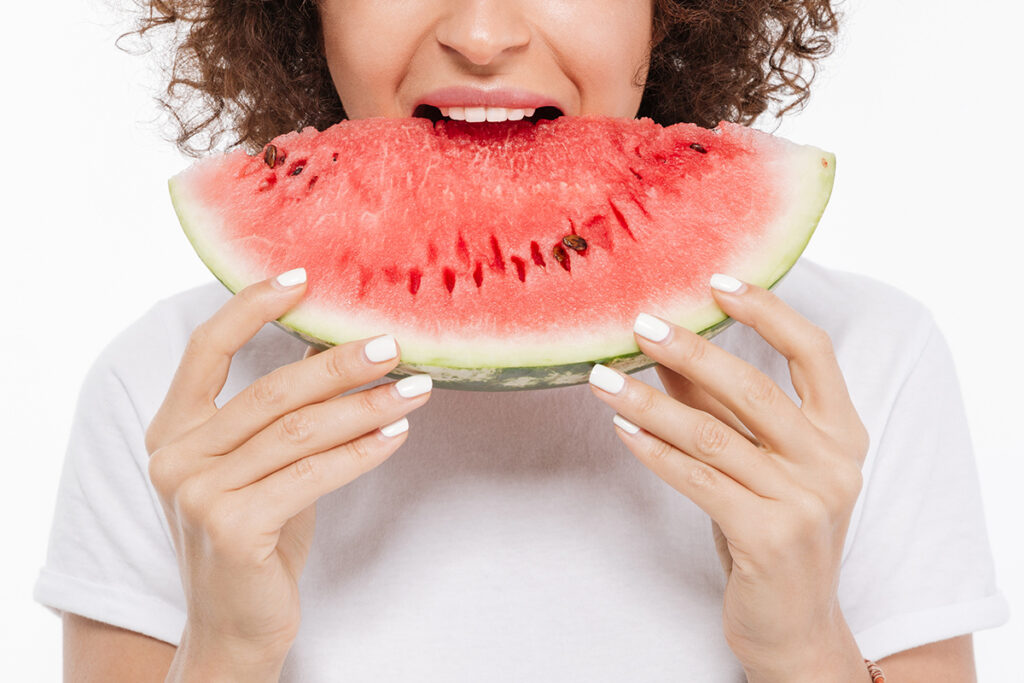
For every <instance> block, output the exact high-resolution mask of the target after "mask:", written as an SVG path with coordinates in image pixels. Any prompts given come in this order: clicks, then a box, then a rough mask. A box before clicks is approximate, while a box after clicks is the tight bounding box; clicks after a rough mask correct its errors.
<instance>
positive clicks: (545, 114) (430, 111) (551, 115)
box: [412, 104, 562, 123]
mask: <svg viewBox="0 0 1024 683" xmlns="http://www.w3.org/2000/svg"><path fill="white" fill-rule="evenodd" d="M446 108H447V107H446ZM459 109H463V111H465V109H466V108H464V107H459ZM498 109H502V108H498ZM515 111H516V110H514V109H509V110H505V113H504V114H499V119H498V120H508V121H513V120H518V119H515V118H513V115H510V112H515ZM520 111H521V110H520ZM412 115H413V116H414V117H416V118H421V119H429V120H430V121H431V122H433V123H437V122H438V121H442V120H443V121H452V120H456V119H455V118H454V117H451V116H445V115H443V114H442V113H441V110H440V109H438V108H437V107H435V106H432V105H429V104H421V105H419V106H418V107H416V111H414V112H413V114H412ZM559 116H562V111H561V110H560V109H559V108H558V107H539V108H537V109H535V110H534V112H533V114H532V115H530V116H525V117H523V118H524V120H526V121H530V122H531V123H536V122H537V121H540V120H541V119H546V120H549V121H550V120H553V119H557V118H558V117H559ZM459 120H464V119H459Z"/></svg>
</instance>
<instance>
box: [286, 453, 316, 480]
mask: <svg viewBox="0 0 1024 683" xmlns="http://www.w3.org/2000/svg"><path fill="white" fill-rule="evenodd" d="M289 469H290V471H291V476H292V478H293V479H295V480H296V481H298V482H302V483H304V482H310V481H316V479H317V478H318V477H319V476H320V468H319V466H318V465H317V462H316V460H315V459H314V458H313V457H312V456H308V457H305V458H300V459H298V460H296V461H295V462H293V463H292V464H291V467H290V468H289Z"/></svg>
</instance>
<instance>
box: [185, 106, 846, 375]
mask: <svg viewBox="0 0 1024 683" xmlns="http://www.w3.org/2000/svg"><path fill="white" fill-rule="evenodd" d="M834 166H835V164H834V157H833V156H832V155H831V154H829V153H827V152H823V151H821V150H819V149H817V148H814V147H809V146H801V145H796V144H793V143H791V142H788V141H786V140H784V139H782V138H778V137H775V136H771V135H768V134H766V133H761V132H758V131H755V130H752V129H749V128H746V127H743V126H738V125H733V124H729V123H722V124H720V125H719V127H718V128H716V129H714V130H708V129H704V128H700V127H697V126H693V125H689V124H677V125H673V126H668V127H662V126H659V125H658V124H656V123H654V122H653V121H651V120H649V119H639V120H634V119H617V118H607V117H561V118H558V119H556V120H553V121H547V120H542V121H540V122H537V123H532V122H529V121H509V122H503V123H487V124H475V123H466V122H459V121H448V120H444V121H439V122H437V123H436V124H434V123H431V122H430V121H428V120H425V119H418V118H412V119H383V118H374V119H363V120H359V121H345V122H342V123H340V124H337V125H335V126H333V127H331V128H329V129H327V130H325V131H323V132H318V131H316V130H314V129H312V128H307V129H305V130H303V131H301V132H296V133H290V134H287V135H283V136H281V137H279V138H276V139H275V140H274V141H272V143H271V145H268V146H267V148H265V150H264V152H263V153H262V154H259V155H256V156H248V155H246V154H245V153H244V152H242V151H240V150H239V151H237V152H233V153H229V154H226V155H223V156H220V157H215V158H211V159H207V160H204V161H201V162H199V163H197V164H196V165H194V166H193V167H192V168H190V169H188V170H186V171H184V172H182V173H181V174H179V175H177V176H175V177H174V178H172V179H171V192H172V197H173V200H174V204H175V207H176V210H177V212H178V215H179V217H180V219H181V222H182V224H183V226H184V227H185V230H186V232H187V234H188V235H189V237H190V239H191V240H192V243H193V245H194V246H195V248H196V250H197V251H198V253H199V255H200V256H201V257H202V258H203V260H204V261H205V262H206V263H207V265H208V266H209V267H210V268H211V270H212V271H213V272H214V273H215V274H216V275H217V277H218V278H220V279H221V280H222V281H223V282H224V283H225V284H226V285H227V286H228V287H229V288H230V289H231V290H232V291H238V290H239V289H241V288H242V287H244V286H246V285H248V284H250V283H252V282H255V281H258V280H261V279H264V278H267V277H271V276H273V275H276V274H277V273H280V272H283V271H285V270H288V269H291V268H295V267H300V266H302V267H305V268H306V270H307V273H308V278H309V285H308V290H307V294H306V296H305V299H304V301H303V303H302V304H301V305H300V306H299V307H297V308H296V309H294V310H293V311H292V312H291V313H290V314H288V315H287V316H285V317H284V318H282V321H281V322H282V324H284V325H285V326H286V327H287V328H289V329H291V330H292V331H294V332H296V333H297V334H300V335H301V336H303V337H304V338H306V339H307V340H310V341H313V342H315V343H319V344H321V345H326V344H336V343H342V342H345V341H349V340H352V339H358V338H362V337H366V336H370V335H374V334H381V333H385V332H389V333H392V334H394V335H395V336H396V338H397V339H398V341H399V344H400V345H401V346H402V351H403V353H402V361H403V366H402V367H401V368H400V370H399V374H402V373H403V372H413V371H421V370H427V371H429V372H431V374H433V375H435V380H437V381H438V382H439V385H440V386H459V387H460V388H485V389H496V388H526V387H533V386H549V385H558V384H566V383H575V382H578V381H584V380H585V379H586V372H587V370H588V368H589V364H591V363H592V362H593V361H596V360H604V361H606V362H607V361H609V360H611V359H621V360H619V361H617V362H618V363H619V364H620V365H621V366H622V367H623V369H626V370H632V369H635V368H637V367H641V366H643V365H646V364H649V362H650V361H647V360H646V359H645V358H643V357H639V358H638V357H636V354H637V352H638V349H637V347H636V345H635V343H634V341H633V337H632V332H631V328H632V322H633V319H634V318H635V317H636V315H637V314H638V313H639V312H641V311H643V312H647V313H652V314H654V315H659V316H662V317H665V318H668V319H671V320H673V321H674V322H677V323H679V324H683V325H686V326H687V327H689V328H690V329H693V330H694V331H697V332H703V333H704V334H706V335H710V334H711V333H713V332H714V331H716V330H717V329H721V325H722V323H723V322H727V320H726V318H725V316H724V314H723V313H722V312H721V311H720V310H719V309H718V307H717V306H716V305H715V304H714V301H713V300H712V299H711V296H710V290H709V287H708V279H709V278H710V276H711V274H712V273H715V272H723V273H728V274H731V275H734V276H736V277H740V278H741V279H745V280H747V281H751V282H754V283H756V284H760V285H762V286H766V287H770V286H772V285H773V284H774V283H775V282H777V281H778V279H779V278H781V277H782V275H783V274H784V273H785V272H786V271H787V270H788V269H789V268H790V267H791V266H792V264H793V263H794V262H795V260H796V258H797V257H798V256H799V254H800V253H801V251H802V250H803V248H804V246H805V245H806V243H807V240H808V239H809V238H810V235H811V233H812V232H813V230H814V228H815V226H816V224H817V221H818V219H819V217H820V216H821V214H822V211H823V210H824V207H825V204H826V203H827V200H828V196H829V193H830V191H831V186H832V178H833V173H834ZM611 364H613V365H614V364H616V361H614V360H612V361H611Z"/></svg>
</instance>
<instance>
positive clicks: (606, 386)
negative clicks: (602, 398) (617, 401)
mask: <svg viewBox="0 0 1024 683" xmlns="http://www.w3.org/2000/svg"><path fill="white" fill-rule="evenodd" d="M590 383H591V384H593V385H594V386H595V387H597V388H598V389H602V390H604V391H607V392H608V393H609V394H617V393H619V392H620V391H622V387H624V386H626V378H625V377H623V376H622V375H620V374H619V373H617V372H615V371H614V370H612V369H611V368H609V367H608V366H606V365H601V364H600V363H598V364H597V365H595V366H594V368H593V369H592V370H591V371H590Z"/></svg>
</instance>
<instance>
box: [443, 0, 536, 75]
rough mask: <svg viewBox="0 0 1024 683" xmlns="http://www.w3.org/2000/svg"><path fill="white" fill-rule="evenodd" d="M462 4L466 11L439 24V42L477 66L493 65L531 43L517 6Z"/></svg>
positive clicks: (494, 0) (488, 0)
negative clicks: (499, 59)
mask: <svg viewBox="0 0 1024 683" xmlns="http://www.w3.org/2000/svg"><path fill="white" fill-rule="evenodd" d="M462 4H463V7H464V9H459V10H455V11H453V12H452V13H451V14H450V15H449V16H448V17H446V18H445V19H444V20H443V21H441V22H440V23H439V24H438V27H437V41H438V42H439V43H440V44H441V45H443V46H444V47H446V48H448V49H450V50H452V51H454V52H457V53H458V54H460V55H461V56H462V57H464V58H465V59H466V60H467V61H469V62H471V63H473V64H474V65H477V66H485V65H487V64H490V63H491V62H493V61H494V60H495V59H497V58H498V57H499V56H500V55H502V54H503V53H505V52H506V51H511V50H515V49H517V48H522V47H523V46H525V45H526V44H528V43H529V42H530V27H529V26H528V25H527V23H526V22H525V21H524V20H523V18H522V16H521V15H520V14H519V12H518V10H517V9H516V7H515V5H516V3H514V2H508V0H482V1H473V2H470V3H462ZM467 4H468V6H466V5H467Z"/></svg>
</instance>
